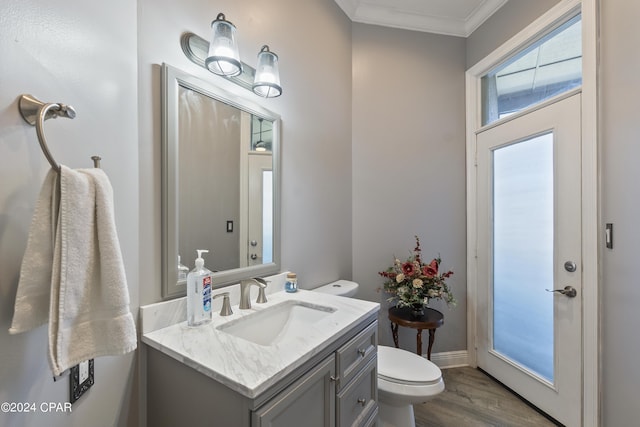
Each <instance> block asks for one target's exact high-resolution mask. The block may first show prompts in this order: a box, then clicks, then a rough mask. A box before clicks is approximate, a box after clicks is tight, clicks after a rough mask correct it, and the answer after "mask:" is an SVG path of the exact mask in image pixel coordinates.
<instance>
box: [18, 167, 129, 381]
mask: <svg viewBox="0 0 640 427" xmlns="http://www.w3.org/2000/svg"><path fill="white" fill-rule="evenodd" d="M58 186H59V190H58ZM58 193H59V194H58ZM47 321H48V322H49V362H50V365H51V369H52V371H53V373H54V374H55V375H60V374H61V373H62V372H63V371H65V370H66V369H68V368H70V367H72V366H75V365H77V364H78V363H80V362H83V361H85V360H88V359H92V358H95V357H99V356H107V355H112V356H115V355H121V354H125V353H128V352H130V351H133V350H135V349H136V346H137V338H136V330H135V323H134V320H133V316H132V315H131V312H130V309H129V293H128V288H127V282H126V276H125V272H124V265H123V262H122V254H121V252H120V244H119V241H118V236H117V233H116V228H115V221H114V214H113V190H112V188H111V184H110V183H109V179H108V178H107V176H106V175H105V173H104V171H103V170H102V169H97V168H96V169H80V170H76V171H74V170H71V169H69V168H67V167H66V166H62V167H61V171H60V176H58V174H56V173H55V172H54V171H50V172H49V174H48V175H47V177H46V179H45V182H44V183H43V186H42V190H41V191H40V196H39V198H38V202H37V204H36V209H35V212H34V216H33V220H32V223H31V228H30V230H29V240H28V242H27V249H26V252H25V255H24V258H23V261H22V267H21V269H20V282H19V284H18V293H17V295H16V303H15V311H14V315H13V322H12V324H11V328H10V329H9V332H10V333H12V334H17V333H20V332H25V331H28V330H31V329H33V328H35V327H37V326H39V325H42V324H43V323H46V322H47Z"/></svg>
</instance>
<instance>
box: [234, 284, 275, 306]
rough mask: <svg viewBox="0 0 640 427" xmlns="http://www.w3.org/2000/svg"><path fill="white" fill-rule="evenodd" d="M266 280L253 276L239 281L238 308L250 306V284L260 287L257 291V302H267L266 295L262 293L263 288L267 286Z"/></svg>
mask: <svg viewBox="0 0 640 427" xmlns="http://www.w3.org/2000/svg"><path fill="white" fill-rule="evenodd" d="M267 283H268V282H267V281H266V280H264V279H262V278H260V277H254V278H251V279H245V280H241V281H240V306H239V307H238V308H240V310H245V309H248V308H251V292H250V291H251V285H256V286H258V287H260V290H259V292H258V298H257V299H256V303H257V304H263V303H265V302H267V296H266V295H265V293H264V290H265V289H266V287H267Z"/></svg>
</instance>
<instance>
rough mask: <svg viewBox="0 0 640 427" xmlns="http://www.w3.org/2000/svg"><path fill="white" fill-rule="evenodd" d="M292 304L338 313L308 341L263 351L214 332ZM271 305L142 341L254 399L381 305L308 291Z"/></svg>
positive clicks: (282, 296)
mask: <svg viewBox="0 0 640 427" xmlns="http://www.w3.org/2000/svg"><path fill="white" fill-rule="evenodd" d="M292 299H293V300H299V301H303V302H307V303H311V304H317V305H323V306H326V307H331V308H333V309H335V311H334V312H332V313H330V314H329V315H327V316H326V317H324V318H323V319H321V320H319V321H318V322H316V323H314V324H312V325H309V326H308V332H307V333H306V334H305V336H304V337H299V338H297V339H296V340H295V342H294V343H292V342H291V341H288V342H284V343H276V344H274V345H271V346H262V345H259V344H255V343H253V342H250V341H246V340H244V339H241V338H238V337H235V336H233V335H230V334H228V333H225V332H222V331H219V330H217V329H216V328H218V327H219V326H221V325H223V324H225V323H227V322H231V321H234V320H237V319H239V318H241V317H244V316H248V315H251V314H253V313H256V312H257V311H260V310H264V309H266V308H268V307H271V306H274V305H276V304H279V303H282V302H285V301H287V300H292ZM268 300H269V301H268V302H267V303H265V304H255V303H252V308H251V309H248V310H240V309H239V308H238V306H237V305H235V306H233V307H232V308H233V314H232V315H230V316H225V317H222V316H220V315H219V314H218V313H217V312H215V311H214V314H213V321H212V322H211V323H210V324H207V325H203V326H199V327H195V328H191V327H188V326H187V323H186V322H185V321H181V322H179V323H176V324H173V325H171V326H168V327H165V328H162V329H158V330H155V331H151V332H146V333H144V334H143V335H142V342H144V343H145V344H147V345H149V346H151V347H153V348H155V349H156V350H158V351H161V352H162V353H165V354H167V355H169V356H171V357H172V358H174V359H176V360H178V361H180V362H182V363H184V364H186V365H188V366H190V367H192V368H194V369H196V370H197V371H199V372H201V373H202V374H204V375H206V376H208V377H210V378H213V379H214V380H216V381H218V382H220V383H222V384H224V385H226V386H227V387H229V388H231V389H232V390H235V391H237V392H239V393H241V394H242V395H244V396H246V397H249V398H256V397H257V396H259V395H260V394H261V393H263V392H265V391H267V390H268V389H269V388H270V387H271V386H273V385H274V384H276V383H277V382H278V381H279V380H281V379H282V378H284V377H285V376H286V375H287V374H289V373H291V372H293V371H294V370H295V369H296V368H298V367H300V366H302V365H303V364H304V363H305V362H306V361H308V360H309V359H311V358H312V357H313V356H314V355H316V354H318V353H319V352H322V350H323V349H325V348H326V347H327V346H328V345H329V344H330V343H331V342H333V341H335V340H337V339H338V338H339V337H340V336H342V335H343V334H345V333H346V332H347V331H349V330H350V329H351V328H353V327H355V326H356V325H357V324H358V323H360V322H362V321H363V320H365V319H366V318H367V317H369V316H371V315H372V314H375V313H377V312H378V310H379V308H380V305H379V304H378V303H374V302H370V301H364V300H359V299H354V298H345V297H339V296H334V295H328V294H323V293H320V292H312V291H305V290H299V291H298V292H296V293H286V292H284V291H280V292H275V293H272V294H269V295H268ZM252 301H255V299H252Z"/></svg>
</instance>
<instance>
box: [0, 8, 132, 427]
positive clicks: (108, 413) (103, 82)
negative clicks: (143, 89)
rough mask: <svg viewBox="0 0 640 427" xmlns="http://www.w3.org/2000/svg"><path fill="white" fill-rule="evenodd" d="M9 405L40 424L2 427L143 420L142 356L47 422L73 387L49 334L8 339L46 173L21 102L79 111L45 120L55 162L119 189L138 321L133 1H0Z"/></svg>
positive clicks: (115, 365)
mask: <svg viewBox="0 0 640 427" xmlns="http://www.w3.org/2000/svg"><path fill="white" fill-rule="evenodd" d="M0 52H2V60H1V61H0V76H2V77H0V105H1V107H0V134H1V137H0V183H1V184H0V294H1V297H0V360H1V361H2V363H0V402H23V403H24V402H31V403H35V404H36V410H37V412H35V413H29V414H24V413H23V414H19V413H13V414H11V413H4V412H0V425H2V426H7V427H18V426H20V427H23V426H43V425H47V426H52V427H55V426H59V427H63V426H64V427H67V426H78V427H80V426H111V425H116V424H118V423H123V424H124V423H125V422H126V420H127V417H128V416H131V418H132V419H135V418H136V407H135V406H134V407H132V410H131V411H130V405H129V398H130V396H131V395H132V394H135V391H134V390H135V385H134V383H135V381H134V378H135V377H136V375H137V374H136V370H135V358H134V354H133V353H131V354H128V355H126V356H122V357H101V358H99V359H97V360H96V362H95V385H94V386H93V388H91V389H90V390H89V392H88V393H87V394H86V395H85V396H83V397H82V398H81V399H80V400H79V401H78V402H76V403H75V404H74V405H73V412H72V413H59V414H55V413H54V414H51V413H43V412H41V411H40V406H39V405H40V403H42V402H54V403H57V402H67V401H68V399H69V378H68V376H65V377H64V378H62V379H61V380H60V381H57V382H54V381H53V380H52V375H51V371H50V369H49V366H48V363H47V358H46V353H47V326H41V327H39V328H37V329H36V330H34V331H31V332H26V333H23V334H20V335H15V336H10V335H8V332H7V329H8V327H9V323H10V321H11V318H12V316H13V304H14V300H15V295H16V289H17V286H18V275H19V270H20V264H21V261H22V255H23V253H24V249H25V246H26V242H27V233H28V229H29V225H30V222H31V215H32V213H33V208H34V205H35V200H36V197H37V194H38V191H39V189H40V186H41V184H42V181H43V178H44V176H45V173H46V171H47V170H48V169H49V164H48V163H47V161H46V159H45V157H44V155H43V154H42V152H41V151H40V147H39V146H38V142H37V138H36V133H35V128H33V127H31V126H28V125H27V124H26V123H24V122H23V120H22V118H21V117H20V115H19V113H18V107H17V98H18V96H19V95H20V94H22V93H32V94H34V95H36V96H38V97H39V98H41V99H42V100H43V101H47V102H62V103H68V104H71V105H73V106H74V107H75V108H76V109H77V113H78V115H77V117H76V118H75V119H74V120H68V119H64V118H59V119H57V120H48V121H47V122H46V124H45V132H46V136H47V139H48V142H49V147H50V149H51V151H52V153H53V155H54V157H55V158H56V159H57V160H58V161H59V162H60V163H63V164H65V165H67V166H69V167H72V168H88V167H92V166H93V163H92V161H91V159H90V157H91V156H92V155H100V156H102V158H103V161H102V166H103V169H104V170H105V172H106V173H107V175H108V176H109V177H110V179H111V184H112V186H113V190H114V198H115V199H114V201H115V217H116V225H117V228H118V233H119V237H120V244H121V248H122V253H123V257H124V262H125V270H126V275H127V280H128V285H129V294H130V297H131V309H132V311H133V313H134V316H136V317H137V312H138V288H139V277H138V272H139V268H138V242H139V239H138V220H139V215H138V194H139V191H138V148H137V132H138V130H137V129H138V119H137V107H136V105H137V95H136V94H137V82H136V75H137V70H136V65H137V64H136V1H135V0H113V1H110V2H86V1H80V0H69V1H66V2H61V1H56V2H51V1H46V0H3V1H2V2H0Z"/></svg>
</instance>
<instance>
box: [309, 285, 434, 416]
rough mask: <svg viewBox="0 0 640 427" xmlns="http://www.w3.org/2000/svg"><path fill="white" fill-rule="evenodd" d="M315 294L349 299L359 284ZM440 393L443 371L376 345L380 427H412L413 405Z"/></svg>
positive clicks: (322, 289) (410, 355)
mask: <svg viewBox="0 0 640 427" xmlns="http://www.w3.org/2000/svg"><path fill="white" fill-rule="evenodd" d="M314 291H317V292H324V293H328V294H333V295H338V296H344V297H351V296H353V295H355V294H356V292H357V291H358V284H357V283H355V282H351V281H348V280H338V281H336V282H332V283H329V284H327V285H324V286H320V287H319V288H316V289H314ZM443 390H444V381H443V380H442V372H441V371H440V368H438V367H437V366H436V365H435V364H434V363H432V362H431V361H429V360H427V359H425V358H423V357H421V356H418V355H417V354H414V353H411V352H409V351H406V350H402V349H399V348H394V347H387V346H383V345H379V346H378V407H379V411H378V426H379V427H415V417H414V413H413V405H414V404H415V403H423V402H426V401H427V400H429V399H430V398H431V397H433V396H436V395H437V394H439V393H441V392H442V391H443Z"/></svg>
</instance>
